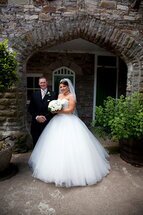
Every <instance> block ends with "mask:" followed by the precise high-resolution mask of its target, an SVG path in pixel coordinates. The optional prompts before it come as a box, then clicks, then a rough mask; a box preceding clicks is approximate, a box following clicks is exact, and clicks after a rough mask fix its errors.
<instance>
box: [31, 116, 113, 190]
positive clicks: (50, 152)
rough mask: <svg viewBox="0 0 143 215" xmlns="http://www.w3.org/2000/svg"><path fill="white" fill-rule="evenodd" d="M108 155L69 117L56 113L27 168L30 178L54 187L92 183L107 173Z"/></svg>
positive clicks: (83, 125)
mask: <svg viewBox="0 0 143 215" xmlns="http://www.w3.org/2000/svg"><path fill="white" fill-rule="evenodd" d="M108 157H109V155H108V153H107V152H106V151H105V149H104V148H103V147H102V146H101V144H100V143H99V142H98V140H97V139H96V138H95V137H94V135H93V134H92V133H91V132H90V131H89V129H88V128H87V127H86V125H85V124H84V123H83V122H82V121H81V120H80V119H79V118H78V117H77V116H75V115H73V114H58V115H56V116H55V117H53V119H52V120H51V121H50V122H49V124H48V125H47V126H46V128H45V129H44V131H43V133H42V134H41V136H40V138H39V140H38V142H37V144H36V146H35V148H34V150H33V152H32V154H31V156H30V159H29V162H28V163H29V165H30V167H31V168H32V171H33V177H35V178H38V179H40V180H42V181H44V182H46V183H52V182H53V183H55V185H56V186H65V187H71V186H86V185H92V184H96V183H97V182H98V181H100V180H101V179H102V178H103V177H104V176H106V175H107V174H108V173H109V171H110V164H109V161H108V160H109V159H108Z"/></svg>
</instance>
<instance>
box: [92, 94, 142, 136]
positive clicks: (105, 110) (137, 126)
mask: <svg viewBox="0 0 143 215" xmlns="http://www.w3.org/2000/svg"><path fill="white" fill-rule="evenodd" d="M94 126H100V127H102V129H103V130H104V131H106V132H107V133H110V134H111V136H112V139H116V140H121V139H140V138H142V137H143V95H142V94H140V93H138V92H135V93H133V94H132V95H130V96H126V97H124V96H120V98H119V99H114V98H112V97H108V98H107V100H105V101H104V105H103V106H99V107H96V119H95V122H94Z"/></svg>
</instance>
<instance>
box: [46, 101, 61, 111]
mask: <svg viewBox="0 0 143 215" xmlns="http://www.w3.org/2000/svg"><path fill="white" fill-rule="evenodd" d="M62 107H63V105H62V102H61V101H60V100H52V101H50V102H49V105H48V109H49V110H50V111H51V112H55V111H58V110H61V109H62Z"/></svg>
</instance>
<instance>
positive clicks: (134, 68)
mask: <svg viewBox="0 0 143 215" xmlns="http://www.w3.org/2000/svg"><path fill="white" fill-rule="evenodd" d="M77 38H82V39H85V40H87V41H89V42H92V43H94V44H97V45H99V46H101V47H103V48H106V49H107V50H109V51H110V52H113V53H115V54H116V55H118V56H120V57H121V58H122V59H123V60H124V61H125V63H126V64H127V66H128V79H127V92H128V93H130V92H133V91H142V90H143V83H142V81H141V77H142V75H143V68H142V64H143V48H142V45H141V44H140V41H136V39H135V38H134V37H133V36H132V35H131V34H129V33H128V32H126V30H125V31H124V30H122V31H121V30H120V29H119V28H118V27H115V26H110V25H109V24H107V23H105V22H104V21H101V20H98V19H96V18H95V17H94V16H91V15H90V16H89V15H80V14H79V15H76V16H72V17H64V18H63V19H60V20H56V19H55V20H52V21H47V22H46V23H43V24H42V25H40V24H39V25H37V27H35V28H34V29H33V30H32V31H28V32H25V34H21V36H19V37H15V38H14V39H13V40H11V43H12V46H13V48H14V49H15V50H16V51H17V52H18V61H19V75H20V78H21V82H20V85H19V86H18V88H19V89H20V92H18V93H17V92H16V97H17V104H20V105H17V106H16V109H15V111H16V113H17V118H16V120H18V118H19V116H20V117H21V122H22V123H21V124H19V123H18V122H17V121H14V123H15V127H13V124H12V123H11V122H10V121H9V122H7V127H8V129H9V131H10V132H11V131H13V132H15V130H16V131H19V132H21V131H24V132H25V133H26V132H27V129H26V121H25V115H26V113H25V111H24V107H25V101H26V93H25V87H26V78H25V71H26V69H25V68H26V62H27V60H28V59H29V57H30V56H32V55H33V53H35V52H36V51H39V50H41V49H42V48H43V47H46V48H49V47H52V46H53V45H56V44H59V43H61V42H66V41H70V40H73V39H77ZM25 110H26V109H25ZM21 114H22V115H21ZM3 125H4V126H5V122H4V123H3Z"/></svg>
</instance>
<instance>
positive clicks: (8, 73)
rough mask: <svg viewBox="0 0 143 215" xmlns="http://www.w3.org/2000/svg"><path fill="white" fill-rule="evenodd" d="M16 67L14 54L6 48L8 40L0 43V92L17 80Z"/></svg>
mask: <svg viewBox="0 0 143 215" xmlns="http://www.w3.org/2000/svg"><path fill="white" fill-rule="evenodd" d="M17 66H18V63H17V60H16V53H15V52H13V51H12V50H11V49H10V48H9V47H8V40H4V41H2V42H0V92H3V91H4V90H6V89H7V88H9V87H11V86H12V85H13V84H14V83H15V82H16V81H17V80H18V76H17Z"/></svg>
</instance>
